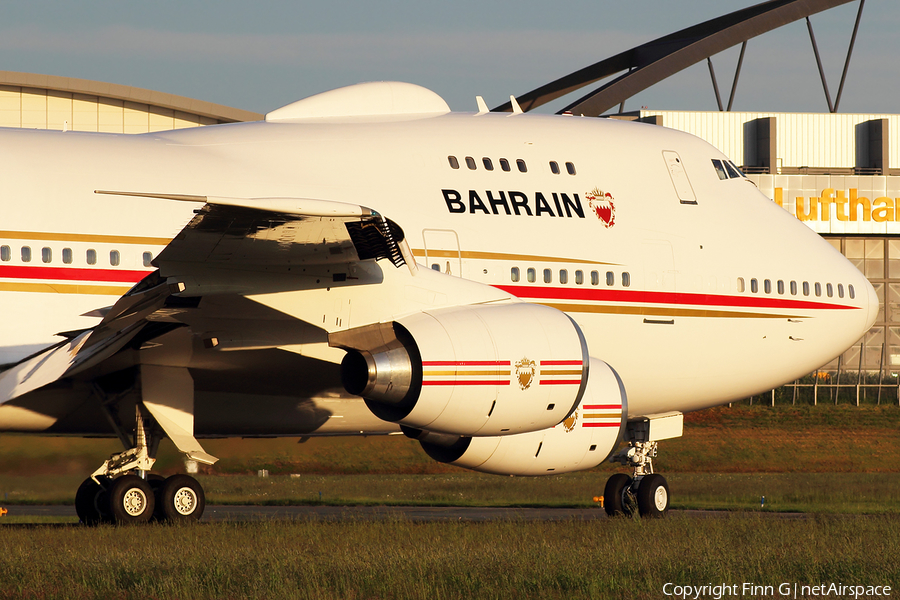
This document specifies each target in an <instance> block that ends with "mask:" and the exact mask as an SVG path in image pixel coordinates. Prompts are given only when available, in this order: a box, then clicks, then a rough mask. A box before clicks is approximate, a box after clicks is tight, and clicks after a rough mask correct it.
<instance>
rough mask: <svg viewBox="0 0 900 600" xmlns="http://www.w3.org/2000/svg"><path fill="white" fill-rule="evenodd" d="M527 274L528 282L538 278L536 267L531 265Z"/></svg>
mask: <svg viewBox="0 0 900 600" xmlns="http://www.w3.org/2000/svg"><path fill="white" fill-rule="evenodd" d="M526 275H527V277H528V283H534V282H535V280H536V279H537V277H536V273H535V271H534V267H529V268H528V271H527V272H526Z"/></svg>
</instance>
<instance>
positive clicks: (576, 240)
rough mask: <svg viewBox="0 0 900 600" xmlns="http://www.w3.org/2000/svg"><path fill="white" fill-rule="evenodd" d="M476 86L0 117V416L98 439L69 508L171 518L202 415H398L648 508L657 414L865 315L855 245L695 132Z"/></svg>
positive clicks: (350, 427) (824, 347)
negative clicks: (108, 449) (850, 249)
mask: <svg viewBox="0 0 900 600" xmlns="http://www.w3.org/2000/svg"><path fill="white" fill-rule="evenodd" d="M478 106H479V109H480V110H479V111H478V112H477V113H452V112H450V110H449V108H448V106H447V104H446V103H445V102H444V101H443V100H442V99H441V98H440V97H438V96H437V95H435V94H434V93H432V92H430V91H428V90H425V89H423V88H421V87H417V86H414V85H409V84H402V83H388V82H381V83H366V84H360V85H356V86H351V87H348V88H342V89H338V90H334V91H331V92H326V93H323V94H319V95H317V96H313V97H310V98H307V99H305V100H301V101H299V102H296V103H294V104H291V105H289V106H285V107H283V108H280V109H278V110H275V111H273V112H271V113H269V114H268V115H266V119H265V121H262V122H254V123H240V124H229V125H219V126H209V127H203V128H196V129H186V130H179V131H168V132H160V133H149V134H145V135H116V134H97V133H76V132H71V131H68V132H53V131H36V130H30V131H29V130H16V129H6V130H0V173H2V176H0V202H2V207H3V217H2V228H3V231H0V315H2V317H0V340H2V348H0V354H2V356H0V362H2V363H4V365H5V366H4V367H3V371H2V373H0V431H5V432H20V433H35V434H41V435H68V436H104V435H106V436H117V437H118V438H119V439H121V441H122V443H123V445H124V447H125V450H124V451H123V452H122V453H120V454H118V455H115V456H113V457H111V458H110V459H109V460H107V461H105V462H104V463H103V464H102V465H100V467H99V468H98V469H97V470H96V471H95V472H94V473H93V474H92V475H91V476H90V477H88V478H87V479H86V480H85V481H84V483H83V484H82V486H81V487H80V488H79V490H78V491H77V494H76V508H77V510H78V514H79V516H80V517H81V519H82V520H83V521H84V522H86V523H97V522H102V521H114V522H141V521H146V520H148V519H150V518H151V517H152V516H154V515H155V516H156V518H159V519H167V520H183V519H197V518H199V517H200V515H201V514H202V512H203V505H204V495H203V490H202V488H201V487H200V485H199V484H198V483H197V481H196V480H195V479H193V478H191V477H188V476H186V475H175V476H172V477H169V478H168V479H163V478H161V477H159V476H155V475H154V474H152V472H151V469H152V467H153V463H154V457H155V455H156V450H157V448H158V445H159V442H160V440H161V439H163V438H164V437H168V438H170V439H171V441H172V442H173V443H174V445H175V446H176V447H177V448H178V449H179V450H180V451H181V452H183V453H184V455H185V456H187V457H188V458H191V459H193V460H196V461H199V462H202V463H208V464H209V463H213V462H214V461H215V460H216V459H215V458H214V457H212V456H210V455H209V454H208V453H206V452H205V451H204V449H203V447H202V445H201V440H203V439H205V438H214V437H228V436H242V437H248V436H249V437H252V436H265V437H272V436H314V435H354V434H387V433H395V432H399V431H402V432H403V433H405V434H406V435H407V436H410V437H413V438H416V439H418V440H419V441H420V442H421V445H422V447H423V448H424V450H425V451H426V452H427V453H428V455H429V456H431V457H433V458H434V459H435V460H439V461H443V462H446V463H450V464H454V465H459V466H462V467H466V468H469V469H474V470H477V471H483V472H489V473H498V474H504V475H509V474H514V475H544V474H559V473H566V472H569V471H576V470H581V469H590V468H592V467H594V466H596V465H598V464H599V463H601V462H603V461H604V460H607V459H608V458H613V459H615V460H618V461H619V462H622V463H623V464H626V465H629V466H630V467H631V468H632V469H633V473H632V474H631V475H630V476H629V475H626V474H624V473H620V474H617V475H614V476H613V477H611V478H610V480H609V482H608V483H607V486H606V494H605V495H606V499H607V500H606V510H607V511H608V512H610V514H615V513H618V512H623V511H629V510H633V509H634V508H635V506H636V507H637V510H639V511H640V513H641V514H643V515H650V516H658V515H661V514H664V513H665V512H666V511H667V509H668V506H669V490H668V486H667V484H666V482H665V479H664V478H663V477H662V476H661V475H659V474H658V473H654V472H653V465H652V458H653V457H654V456H655V455H656V452H657V443H658V441H659V440H663V439H667V438H672V437H677V436H679V435H681V431H682V427H681V423H682V414H683V413H685V412H687V411H694V410H700V409H703V408H707V407H711V406H716V405H720V404H723V403H727V402H730V401H732V400H737V399H741V398H745V397H747V396H749V395H751V394H757V393H760V392H763V391H765V390H769V389H771V388H773V387H775V386H778V385H781V384H783V383H785V382H788V381H792V380H794V379H796V378H797V377H800V376H801V375H804V374H806V373H808V372H810V371H812V370H814V369H816V368H818V367H819V366H821V365H822V364H824V363H826V362H828V361H829V360H831V359H832V358H833V357H834V356H836V355H838V354H839V353H841V352H842V351H843V350H845V349H846V348H848V347H849V346H850V345H852V344H853V343H854V342H856V341H857V340H858V339H859V338H860V337H861V336H862V335H863V334H864V333H865V332H866V331H867V330H868V329H869V327H870V326H871V325H872V323H873V321H874V319H875V316H876V313H877V311H878V299H877V297H876V294H875V291H874V290H873V288H872V286H871V285H870V284H869V283H868V281H866V279H865V278H864V277H863V276H862V274H861V273H860V272H859V271H858V270H857V269H856V268H855V267H854V266H853V265H851V264H850V263H849V262H848V261H847V260H845V259H844V258H843V257H842V256H841V255H840V254H839V253H838V252H836V251H835V250H834V249H833V248H832V247H831V245H829V244H828V243H827V242H825V241H824V240H822V239H821V238H820V237H819V236H818V235H817V234H815V233H814V232H812V231H811V230H810V229H809V228H807V227H806V226H805V225H803V224H802V223H800V222H799V221H797V220H796V219H795V218H794V217H793V216H791V215H790V214H788V213H787V212H786V211H784V210H783V209H781V208H780V207H778V206H776V205H775V204H774V203H773V202H771V201H770V200H768V199H767V198H765V197H764V196H763V195H762V194H761V193H760V192H759V191H758V190H757V189H756V187H755V186H754V185H753V184H752V183H751V182H750V181H748V180H747V179H746V178H745V177H744V176H743V175H742V174H741V173H740V171H739V170H738V169H737V168H736V167H735V166H734V165H733V164H732V163H731V162H730V161H729V160H728V158H727V157H726V156H724V155H722V153H721V152H719V151H717V150H716V149H715V148H713V147H712V146H710V145H708V144H706V143H705V142H703V141H701V140H699V139H697V138H695V137H692V136H690V135H686V134H683V133H679V132H676V131H673V130H669V129H665V128H663V127H658V126H655V125H646V124H639V123H626V122H621V121H615V120H609V119H597V118H582V117H577V116H539V115H530V114H529V115H526V114H522V113H521V111H515V110H514V112H513V113H512V114H510V113H491V112H488V111H487V109H486V106H485V105H484V102H483V101H481V100H480V99H479V102H478ZM620 444H624V446H623V447H622V449H621V450H619V449H618V447H619V446H620ZM98 460H99V459H98Z"/></svg>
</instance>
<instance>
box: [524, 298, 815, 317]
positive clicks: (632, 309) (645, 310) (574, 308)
mask: <svg viewBox="0 0 900 600" xmlns="http://www.w3.org/2000/svg"><path fill="white" fill-rule="evenodd" d="M522 300H525V301H526V302H533V303H535V304H541V305H543V306H549V307H550V308H555V309H556V310H561V311H562V312H582V313H603V314H611V315H639V316H644V317H707V318H717V319H723V318H725V319H807V318H809V317H808V316H805V315H785V314H772V313H762V312H740V311H729V310H714V309H708V308H663V307H655V306H618V305H612V304H561V303H558V302H538V301H537V300H530V299H528V298H522Z"/></svg>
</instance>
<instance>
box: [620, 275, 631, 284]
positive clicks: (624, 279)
mask: <svg viewBox="0 0 900 600" xmlns="http://www.w3.org/2000/svg"><path fill="white" fill-rule="evenodd" d="M630 285H631V274H630V273H622V287H628V286H630Z"/></svg>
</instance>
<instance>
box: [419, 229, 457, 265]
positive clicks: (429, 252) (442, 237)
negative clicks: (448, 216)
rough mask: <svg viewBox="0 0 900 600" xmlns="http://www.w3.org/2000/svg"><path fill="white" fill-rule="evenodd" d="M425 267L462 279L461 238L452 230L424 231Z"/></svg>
mask: <svg viewBox="0 0 900 600" xmlns="http://www.w3.org/2000/svg"><path fill="white" fill-rule="evenodd" d="M422 237H423V238H424V240H425V266H427V267H428V268H429V269H434V270H435V271H440V272H441V273H446V274H448V275H456V276H457V277H462V255H461V253H460V250H459V236H458V235H457V234H456V232H455V231H453V230H452V229H423V230H422Z"/></svg>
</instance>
